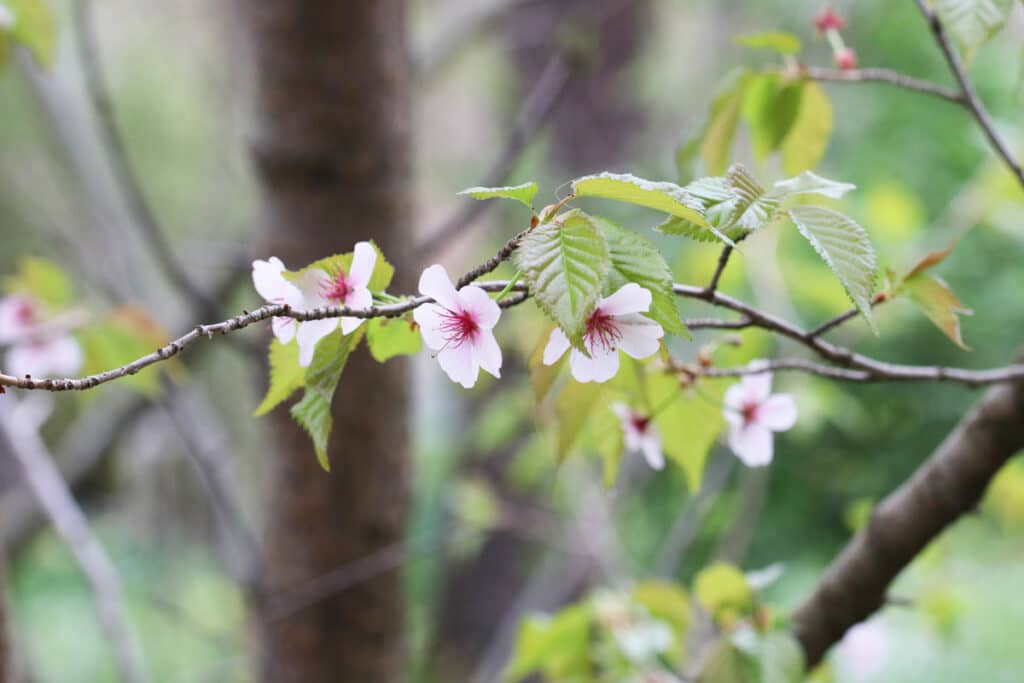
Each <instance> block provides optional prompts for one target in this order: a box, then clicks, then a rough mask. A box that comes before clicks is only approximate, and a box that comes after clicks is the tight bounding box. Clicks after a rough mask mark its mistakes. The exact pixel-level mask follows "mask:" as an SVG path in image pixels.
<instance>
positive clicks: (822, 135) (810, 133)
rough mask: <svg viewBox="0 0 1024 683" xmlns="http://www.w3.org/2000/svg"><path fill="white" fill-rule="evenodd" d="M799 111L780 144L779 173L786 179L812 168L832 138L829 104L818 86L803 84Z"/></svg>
mask: <svg viewBox="0 0 1024 683" xmlns="http://www.w3.org/2000/svg"><path fill="white" fill-rule="evenodd" d="M800 87H801V90H802V92H801V95H800V110H799V112H798V113H797V115H796V120H795V121H793V125H792V126H791V127H790V129H789V133H787V134H786V137H785V139H784V140H783V141H782V148H781V151H782V170H783V171H785V172H786V173H787V174H789V175H796V174H797V173H800V172H802V171H806V170H809V169H812V168H815V167H816V166H817V165H818V162H820V161H821V159H822V157H823V156H825V150H826V149H828V142H829V138H831V136H832V103H831V102H830V101H829V99H828V95H826V94H825V91H824V90H823V89H822V87H821V86H820V85H818V84H817V83H815V82H814V81H804V82H803V84H802V85H801V86H800Z"/></svg>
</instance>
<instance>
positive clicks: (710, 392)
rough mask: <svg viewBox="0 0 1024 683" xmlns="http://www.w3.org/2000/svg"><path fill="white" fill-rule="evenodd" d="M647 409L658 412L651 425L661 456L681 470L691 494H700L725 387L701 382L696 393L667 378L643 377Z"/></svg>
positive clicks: (722, 421) (721, 422)
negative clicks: (697, 492)
mask: <svg viewBox="0 0 1024 683" xmlns="http://www.w3.org/2000/svg"><path fill="white" fill-rule="evenodd" d="M645 381H646V385H647V392H648V395H649V398H650V402H651V405H652V406H654V407H655V409H656V410H657V411H658V412H657V415H655V416H654V424H655V426H656V427H657V428H658V431H659V432H660V433H661V439H662V444H663V448H664V449H665V455H666V456H667V457H668V459H669V460H671V461H672V462H674V463H675V464H676V465H678V466H679V467H681V468H682V470H683V472H684V473H685V474H686V482H687V485H688V487H689V490H690V491H691V492H696V491H698V490H700V485H701V481H702V480H703V478H704V466H705V464H706V463H707V459H708V453H709V452H710V451H711V448H712V447H713V446H714V445H715V440H716V439H717V438H718V435H719V434H720V433H721V432H722V428H723V427H724V426H725V418H724V417H722V397H723V396H724V395H725V383H723V382H721V381H704V382H702V383H701V387H700V390H699V391H695V390H693V389H684V388H682V387H681V386H680V385H679V382H678V381H677V380H676V379H675V378H674V377H671V376H669V375H666V374H664V373H660V372H655V373H651V374H648V375H647V376H646V377H645Z"/></svg>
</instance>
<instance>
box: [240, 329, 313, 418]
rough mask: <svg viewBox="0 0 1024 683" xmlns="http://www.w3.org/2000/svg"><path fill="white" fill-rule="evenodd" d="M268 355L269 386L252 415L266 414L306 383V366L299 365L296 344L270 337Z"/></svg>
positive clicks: (297, 346)
mask: <svg viewBox="0 0 1024 683" xmlns="http://www.w3.org/2000/svg"><path fill="white" fill-rule="evenodd" d="M268 355H269V364H270V386H269V387H268V388H267V395H266V396H264V397H263V401H262V402H261V403H260V405H259V406H258V407H257V408H256V410H254V411H253V413H252V414H253V417H261V416H263V415H266V414H267V413H269V412H270V411H271V410H273V409H274V408H276V407H277V406H279V405H281V403H283V402H285V401H287V400H288V399H289V398H291V396H292V394H294V393H295V392H296V391H298V390H299V389H301V388H302V387H303V385H305V383H306V368H304V367H301V366H300V365H299V345H298V344H295V343H291V344H282V343H281V342H279V341H278V340H277V339H271V340H270V351H269V354H268Z"/></svg>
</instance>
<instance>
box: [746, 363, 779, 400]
mask: <svg viewBox="0 0 1024 683" xmlns="http://www.w3.org/2000/svg"><path fill="white" fill-rule="evenodd" d="M751 365H756V362H755V363H751ZM740 385H741V386H742V387H743V393H744V396H745V397H746V401H747V402H749V403H762V402H764V401H765V400H766V399H767V398H768V397H769V396H771V394H772V373H770V372H761V373H758V374H756V375H744V376H743V380H742V381H741V382H740Z"/></svg>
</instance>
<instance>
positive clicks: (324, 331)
mask: <svg viewBox="0 0 1024 683" xmlns="http://www.w3.org/2000/svg"><path fill="white" fill-rule="evenodd" d="M337 328H338V319H337V318H324V319H323V320H305V321H303V322H301V323H299V331H298V332H296V333H295V338H296V339H297V340H298V341H299V366H300V367H303V368H308V367H309V364H310V363H312V362H313V356H314V355H315V354H316V344H317V342H318V341H320V340H321V339H323V338H324V337H326V336H327V335H329V334H330V333H331V332H333V331H334V330H336V329H337Z"/></svg>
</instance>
